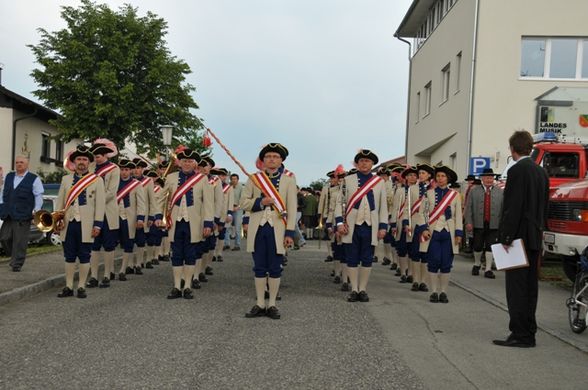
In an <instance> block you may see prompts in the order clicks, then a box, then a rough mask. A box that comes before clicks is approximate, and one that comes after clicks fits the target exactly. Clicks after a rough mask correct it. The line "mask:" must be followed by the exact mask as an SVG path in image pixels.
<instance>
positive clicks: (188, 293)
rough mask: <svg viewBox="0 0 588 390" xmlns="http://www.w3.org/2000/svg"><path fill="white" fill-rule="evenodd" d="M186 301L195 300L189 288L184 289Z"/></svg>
mask: <svg viewBox="0 0 588 390" xmlns="http://www.w3.org/2000/svg"><path fill="white" fill-rule="evenodd" d="M184 299H194V295H193V294H192V290H190V289H189V288H185V289H184Z"/></svg>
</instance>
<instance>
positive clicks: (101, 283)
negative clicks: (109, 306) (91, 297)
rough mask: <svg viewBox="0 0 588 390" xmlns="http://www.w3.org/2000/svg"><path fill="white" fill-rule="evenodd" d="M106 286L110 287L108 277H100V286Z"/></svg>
mask: <svg viewBox="0 0 588 390" xmlns="http://www.w3.org/2000/svg"><path fill="white" fill-rule="evenodd" d="M108 287H110V279H109V278H104V279H102V281H101V282H100V288H108Z"/></svg>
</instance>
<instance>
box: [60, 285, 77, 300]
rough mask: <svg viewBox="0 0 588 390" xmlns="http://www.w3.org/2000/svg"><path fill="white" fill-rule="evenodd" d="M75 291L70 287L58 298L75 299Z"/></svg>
mask: <svg viewBox="0 0 588 390" xmlns="http://www.w3.org/2000/svg"><path fill="white" fill-rule="evenodd" d="M73 295H74V294H73V290H72V289H71V288H69V287H64V288H63V290H61V292H60V293H59V294H57V298H66V297H73Z"/></svg>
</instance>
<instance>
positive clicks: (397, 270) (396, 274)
mask: <svg viewBox="0 0 588 390" xmlns="http://www.w3.org/2000/svg"><path fill="white" fill-rule="evenodd" d="M390 269H392V268H390ZM394 275H395V276H400V275H402V272H400V268H396V273H395V274H394Z"/></svg>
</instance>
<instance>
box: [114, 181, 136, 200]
mask: <svg viewBox="0 0 588 390" xmlns="http://www.w3.org/2000/svg"><path fill="white" fill-rule="evenodd" d="M140 185H141V182H140V181H139V180H136V179H131V180H130V181H129V182H128V183H127V184H126V185H125V186H124V187H123V188H121V189H120V190H118V192H117V193H116V203H120V201H121V200H123V198H124V197H125V196H127V195H128V194H129V193H130V192H131V191H132V190H134V189H135V188H137V187H139V186H140Z"/></svg>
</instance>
